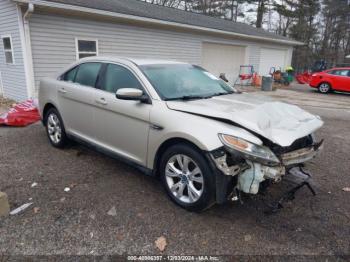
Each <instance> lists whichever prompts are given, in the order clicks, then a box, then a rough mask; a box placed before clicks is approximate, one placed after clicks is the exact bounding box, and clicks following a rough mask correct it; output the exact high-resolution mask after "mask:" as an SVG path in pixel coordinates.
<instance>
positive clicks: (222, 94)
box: [212, 91, 235, 96]
mask: <svg viewBox="0 0 350 262" xmlns="http://www.w3.org/2000/svg"><path fill="white" fill-rule="evenodd" d="M231 94H235V92H234V91H228V92H220V93H215V94H213V95H212V96H225V95H231Z"/></svg>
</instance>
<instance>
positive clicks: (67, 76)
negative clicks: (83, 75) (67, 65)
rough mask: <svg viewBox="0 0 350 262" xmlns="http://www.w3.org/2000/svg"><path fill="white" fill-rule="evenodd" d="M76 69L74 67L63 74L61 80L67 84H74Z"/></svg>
mask: <svg viewBox="0 0 350 262" xmlns="http://www.w3.org/2000/svg"><path fill="white" fill-rule="evenodd" d="M77 71H78V67H75V68H73V69H71V70H69V71H68V72H67V73H65V75H64V77H63V80H64V81H67V82H74V79H75V75H76V74H77Z"/></svg>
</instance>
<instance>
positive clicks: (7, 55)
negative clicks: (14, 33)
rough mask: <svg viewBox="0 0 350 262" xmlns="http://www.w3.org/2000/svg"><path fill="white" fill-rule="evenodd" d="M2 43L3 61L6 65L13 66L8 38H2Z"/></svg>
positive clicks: (9, 39) (10, 44)
mask: <svg viewBox="0 0 350 262" xmlns="http://www.w3.org/2000/svg"><path fill="white" fill-rule="evenodd" d="M2 43H3V46H4V51H5V61H6V64H13V50H12V43H11V38H10V37H4V38H3V39H2Z"/></svg>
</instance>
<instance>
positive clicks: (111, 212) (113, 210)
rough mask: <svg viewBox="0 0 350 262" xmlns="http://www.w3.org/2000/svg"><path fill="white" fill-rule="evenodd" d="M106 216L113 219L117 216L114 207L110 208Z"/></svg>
mask: <svg viewBox="0 0 350 262" xmlns="http://www.w3.org/2000/svg"><path fill="white" fill-rule="evenodd" d="M107 215H109V216H112V217H115V216H116V215H117V210H116V209H115V207H112V208H111V209H110V210H109V211H108V212H107Z"/></svg>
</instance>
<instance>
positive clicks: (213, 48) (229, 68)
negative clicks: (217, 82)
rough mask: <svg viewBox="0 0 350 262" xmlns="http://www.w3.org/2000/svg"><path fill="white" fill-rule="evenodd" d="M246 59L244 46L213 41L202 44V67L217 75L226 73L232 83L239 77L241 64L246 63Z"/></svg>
mask: <svg viewBox="0 0 350 262" xmlns="http://www.w3.org/2000/svg"><path fill="white" fill-rule="evenodd" d="M244 61H245V47H244V46H234V45H223V44H212V43H203V45H202V67H203V68H205V69H206V70H208V71H209V72H211V73H212V74H214V75H215V76H217V77H219V76H220V74H221V73H225V74H226V77H227V79H228V80H229V81H230V82H231V83H234V82H235V80H236V79H237V78H238V75H239V68H240V65H244Z"/></svg>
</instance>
